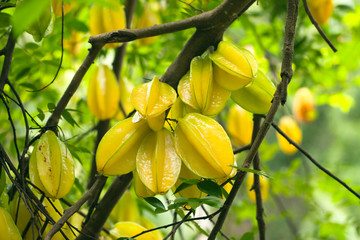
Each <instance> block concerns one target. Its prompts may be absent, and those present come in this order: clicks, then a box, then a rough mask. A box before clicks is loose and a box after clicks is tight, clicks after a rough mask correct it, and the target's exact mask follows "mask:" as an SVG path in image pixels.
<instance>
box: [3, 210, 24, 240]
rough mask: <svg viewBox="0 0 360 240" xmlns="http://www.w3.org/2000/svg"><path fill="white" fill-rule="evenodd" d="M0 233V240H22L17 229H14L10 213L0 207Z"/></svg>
mask: <svg viewBox="0 0 360 240" xmlns="http://www.w3.org/2000/svg"><path fill="white" fill-rule="evenodd" d="M0 232H1V237H0V239H4V240H5V239H8V240H22V237H21V234H20V232H19V229H18V228H17V227H16V225H15V223H14V220H13V219H12V218H11V215H10V213H9V212H8V211H6V210H5V208H3V207H0Z"/></svg>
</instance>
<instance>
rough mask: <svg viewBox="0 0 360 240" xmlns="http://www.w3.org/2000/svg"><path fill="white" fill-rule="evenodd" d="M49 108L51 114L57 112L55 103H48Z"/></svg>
mask: <svg viewBox="0 0 360 240" xmlns="http://www.w3.org/2000/svg"><path fill="white" fill-rule="evenodd" d="M47 107H48V109H49V111H50V112H52V111H54V110H55V107H56V106H55V104H54V103H48V104H47Z"/></svg>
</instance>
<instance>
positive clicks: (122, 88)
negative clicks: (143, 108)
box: [114, 78, 134, 120]
mask: <svg viewBox="0 0 360 240" xmlns="http://www.w3.org/2000/svg"><path fill="white" fill-rule="evenodd" d="M133 89H134V85H133V84H132V83H131V82H130V81H129V80H127V79H126V78H121V79H120V81H119V92H120V103H121V106H122V108H123V109H124V111H125V113H126V116H127V115H128V114H129V113H130V112H132V111H133V110H134V107H133V105H132V103H131V100H130V95H131V92H132V90H133ZM126 116H124V113H123V111H122V110H121V109H120V106H119V109H118V112H117V114H116V115H115V117H114V118H115V119H116V120H123V119H124V118H125V117H126Z"/></svg>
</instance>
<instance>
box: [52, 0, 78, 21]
mask: <svg viewBox="0 0 360 240" xmlns="http://www.w3.org/2000/svg"><path fill="white" fill-rule="evenodd" d="M51 6H52V9H53V12H54V14H55V17H61V15H62V1H61V0H51ZM74 6H75V3H73V2H72V3H70V4H69V3H67V2H66V1H64V15H65V14H67V13H68V12H70V10H71V9H72V8H73V7H74Z"/></svg>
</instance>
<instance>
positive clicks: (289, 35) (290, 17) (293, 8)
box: [208, 0, 299, 240]
mask: <svg viewBox="0 0 360 240" xmlns="http://www.w3.org/2000/svg"><path fill="white" fill-rule="evenodd" d="M298 3H299V2H298V0H289V2H288V10H287V17H286V24H285V36H284V46H283V59H282V68H281V72H282V74H281V77H282V81H283V82H285V81H286V82H290V79H291V77H292V72H293V70H292V59H293V55H294V39H295V32H294V30H295V27H296V20H297V15H298V11H297V10H298ZM286 91H287V84H286V85H284V84H281V83H280V84H278V86H277V89H276V91H275V95H274V99H273V102H272V105H271V107H270V110H269V113H268V114H267V116H266V118H265V120H264V122H263V123H262V124H261V127H260V130H259V133H258V134H257V136H256V138H255V140H254V142H253V143H252V144H251V148H250V150H249V153H248V155H247V157H246V159H245V161H244V163H243V165H242V168H249V166H250V164H251V162H252V161H253V159H254V157H255V155H256V152H257V150H258V149H259V147H260V144H261V143H262V141H263V140H264V138H265V136H266V134H267V132H268V130H269V128H270V125H271V123H272V122H273V120H274V117H275V114H276V112H277V110H278V108H279V105H280V103H281V98H282V96H283V92H286ZM245 175H246V172H243V171H238V172H237V174H236V179H235V182H234V185H233V188H232V189H231V191H230V194H229V196H228V197H227V199H226V200H225V202H224V205H223V207H222V211H221V213H220V215H219V217H218V220H217V221H216V224H215V226H214V228H213V229H212V231H211V233H210V236H209V238H208V240H215V238H216V235H217V234H218V232H219V231H220V230H221V227H222V226H223V224H224V222H225V219H226V217H227V214H228V212H229V209H230V206H231V204H232V203H233V201H234V199H235V197H236V194H237V192H238V190H239V189H240V186H241V185H242V183H243V181H244V178H245Z"/></svg>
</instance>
